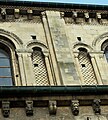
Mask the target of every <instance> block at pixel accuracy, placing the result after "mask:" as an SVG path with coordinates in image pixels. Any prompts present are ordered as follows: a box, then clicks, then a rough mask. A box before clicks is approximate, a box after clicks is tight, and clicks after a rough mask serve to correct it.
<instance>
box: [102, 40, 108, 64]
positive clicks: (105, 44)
mask: <svg viewBox="0 0 108 120" xmlns="http://www.w3.org/2000/svg"><path fill="white" fill-rule="evenodd" d="M101 50H102V51H104V54H105V57H106V60H107V62H108V40H105V41H104V42H103V44H102V46H101Z"/></svg>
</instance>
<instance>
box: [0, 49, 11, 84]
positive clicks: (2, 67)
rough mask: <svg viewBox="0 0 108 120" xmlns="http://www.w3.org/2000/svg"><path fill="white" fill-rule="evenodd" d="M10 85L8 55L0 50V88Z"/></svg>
mask: <svg viewBox="0 0 108 120" xmlns="http://www.w3.org/2000/svg"><path fill="white" fill-rule="evenodd" d="M11 85H12V73H11V65H10V56H9V54H8V53H7V52H6V51H4V50H3V49H0V86H11Z"/></svg>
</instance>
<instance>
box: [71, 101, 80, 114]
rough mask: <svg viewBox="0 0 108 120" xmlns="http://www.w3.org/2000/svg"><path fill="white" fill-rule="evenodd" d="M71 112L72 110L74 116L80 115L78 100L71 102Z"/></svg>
mask: <svg viewBox="0 0 108 120" xmlns="http://www.w3.org/2000/svg"><path fill="white" fill-rule="evenodd" d="M71 110H72V113H73V115H75V116H77V115H78V114H79V101H78V100H72V101H71Z"/></svg>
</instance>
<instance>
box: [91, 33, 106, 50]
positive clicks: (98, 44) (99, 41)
mask: <svg viewBox="0 0 108 120" xmlns="http://www.w3.org/2000/svg"><path fill="white" fill-rule="evenodd" d="M106 40H108V32H106V33H103V34H102V35H100V36H98V37H97V38H96V39H95V40H94V41H93V43H92V46H93V48H94V49H95V50H96V51H102V44H103V43H104V42H105V41H106Z"/></svg>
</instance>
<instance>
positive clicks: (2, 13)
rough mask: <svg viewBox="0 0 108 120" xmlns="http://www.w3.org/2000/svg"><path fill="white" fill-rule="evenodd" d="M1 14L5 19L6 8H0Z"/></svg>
mask: <svg viewBox="0 0 108 120" xmlns="http://www.w3.org/2000/svg"><path fill="white" fill-rule="evenodd" d="M1 16H2V19H4V20H5V19H6V9H5V8H1Z"/></svg>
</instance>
